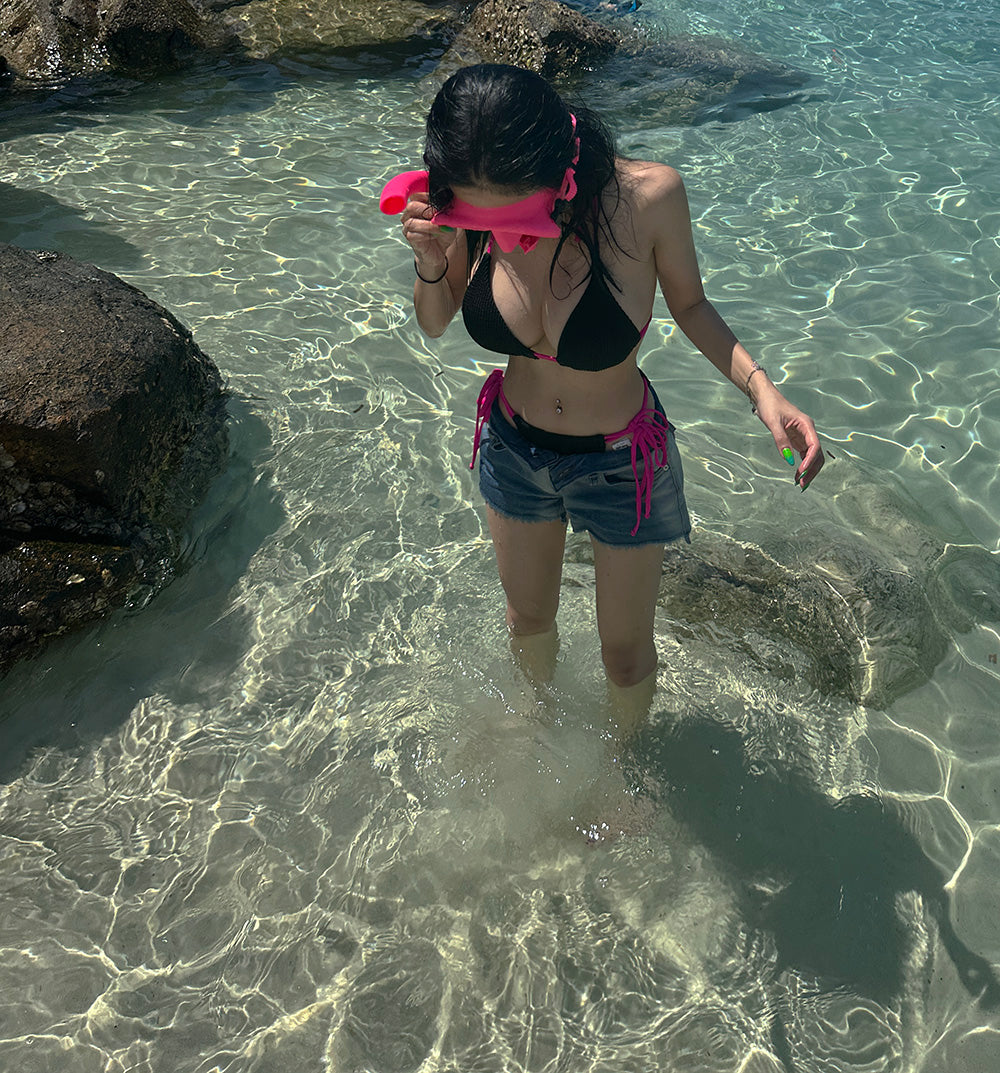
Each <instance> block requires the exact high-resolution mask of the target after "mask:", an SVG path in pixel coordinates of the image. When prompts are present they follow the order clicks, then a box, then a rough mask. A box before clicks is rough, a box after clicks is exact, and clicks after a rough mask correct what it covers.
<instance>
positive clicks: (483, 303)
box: [462, 250, 652, 373]
mask: <svg viewBox="0 0 1000 1073" xmlns="http://www.w3.org/2000/svg"><path fill="white" fill-rule="evenodd" d="M462 319H463V320H464V321H465V327H466V328H467V330H468V332H469V335H471V336H472V338H473V339H474V340H475V341H476V342H477V343H478V344H479V345H480V346H481V347H483V348H485V349H486V350H492V351H494V352H496V353H498V354H523V355H524V356H525V357H528V358H544V359H546V360H547V361H555V362H558V363H559V364H560V365H565V366H566V367H567V368H569V369H579V370H581V371H583V372H591V373H598V372H602V371H603V370H604V369H611V368H613V367H614V366H615V365H620V364H621V363H622V362H623V361H624V360H625V359H626V358H627V357H628V356H629V354H631V353H632V351H633V350H635V348H636V346H638V344H639V343H640V342H641V340H642V337H643V336H644V335H645V334H646V329H647V328H648V327H649V321H648V320H647V321H646V323H645V325H644V326H643V329H642V331H639V329H638V328H636V326H635V325H634V324H633V323H632V320H631V318H630V317H629V315H628V314H627V313H626V312H625V310H624V309H622V307H621V306H620V305H619V304H618V302H617V301H616V300H615V297H614V295H613V294H612V293H611V291H610V290H609V289H608V285H607V283H605V282H604V280H603V279H601V280H598V279H597V277H596V276H595V275H593V274H591V276H590V279H589V280H588V282H587V289H586V291H584V293H583V295H582V297H581V298H580V300H579V301H578V302H577V304H576V306H575V307H574V308H573V312H572V313H570V315H569V320H567V321H566V327H565V328H563V330H562V333H561V334H560V336H559V341H558V347H557V349H558V351H559V353H558V354H540V353H538V351H537V350H531V349H530V348H529V347H527V346H525V345H524V343H522V342H521V341H520V339H518V338H517V336H516V335H514V333H513V332H512V331H511V330H510V328H509V327H508V326H507V322H506V321H505V320H504V319H503V317H502V316H501V315H500V310H499V309H497V304H496V301H495V300H494V298H493V279H492V273H491V271H490V253H489V250H486V252H484V253H483V256H482V258H481V259H480V261H479V265H478V266H477V268H476V271H475V272H474V273H473V275H472V279H471V280H469V286H468V287H467V288H466V290H465V297H464V298H463V299H462ZM651 319H652V318H650V320H651Z"/></svg>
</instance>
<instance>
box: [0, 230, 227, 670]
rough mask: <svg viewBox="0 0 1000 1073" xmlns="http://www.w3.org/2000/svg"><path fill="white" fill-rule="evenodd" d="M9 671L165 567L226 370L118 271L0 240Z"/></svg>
mask: <svg viewBox="0 0 1000 1073" xmlns="http://www.w3.org/2000/svg"><path fill="white" fill-rule="evenodd" d="M0 338H2V339H3V340H4V346H3V349H2V350H0V670H2V669H4V668H5V667H6V666H8V665H9V663H10V662H11V661H12V660H13V659H14V658H17V657H18V656H19V655H21V654H23V653H24V652H25V651H28V650H30V649H31V647H32V646H34V645H35V644H36V643H37V642H39V641H40V640H42V639H43V638H45V637H47V636H51V635H53V634H56V633H61V632H64V631H65V630H67V629H70V628H72V627H73V626H75V625H77V624H78V623H79V622H82V621H85V620H86V619H88V618H92V617H94V616H95V615H98V614H101V613H103V612H105V611H107V610H109V609H110V608H112V607H114V606H118V605H120V604H122V603H123V602H124V601H125V600H126V599H127V597H128V595H129V594H130V593H134V592H135V591H136V590H137V589H142V590H144V591H145V592H147V593H148V592H149V591H155V589H156V588H158V587H159V586H160V585H161V584H162V583H163V582H164V581H165V580H166V579H167V577H168V576H169V573H170V569H171V562H172V559H173V557H174V555H175V554H176V550H177V541H178V533H179V530H180V527H181V526H182V525H183V523H184V521H185V519H186V518H187V516H188V515H189V513H190V511H191V510H192V508H193V507H194V506H195V505H196V504H197V503H198V501H199V500H200V499H201V497H202V496H203V494H204V492H205V490H206V488H207V486H208V483H209V481H210V480H211V478H212V477H213V476H214V474H215V473H216V472H217V471H218V469H219V467H220V465H221V463H222V460H223V458H224V457H225V453H226V446H227V434H226V424H225V394H224V391H223V387H222V381H221V378H220V376H219V373H218V370H217V369H216V368H215V366H214V365H213V364H212V362H211V361H210V360H209V359H208V358H207V357H206V356H205V355H204V354H203V353H202V352H201V350H199V349H198V347H197V346H196V344H195V343H194V340H193V339H192V337H191V333H190V332H189V331H188V330H187V329H186V328H184V327H183V325H181V324H180V323H179V322H178V321H177V320H176V319H175V318H174V317H173V316H171V315H170V314H169V313H168V312H167V311H166V310H165V309H163V308H162V307H160V306H158V305H157V304H156V303H155V302H153V301H151V300H150V299H148V298H147V297H146V296H145V295H143V294H142V293H141V292H140V291H138V290H136V289H135V288H134V287H130V286H128V285H127V284H125V283H123V282H122V281H121V280H119V279H118V278H117V277H115V276H112V275H110V274H109V273H107V272H102V271H101V270H99V269H97V268H94V267H93V266H92V265H87V264H82V263H80V262H77V261H74V260H72V259H70V258H67V257H61V256H58V255H56V254H49V253H35V252H31V251H28V250H21V249H18V248H17V247H14V246H3V245H0Z"/></svg>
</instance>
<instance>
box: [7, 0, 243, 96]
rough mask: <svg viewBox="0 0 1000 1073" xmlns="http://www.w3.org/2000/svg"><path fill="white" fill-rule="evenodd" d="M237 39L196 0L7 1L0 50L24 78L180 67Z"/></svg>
mask: <svg viewBox="0 0 1000 1073" xmlns="http://www.w3.org/2000/svg"><path fill="white" fill-rule="evenodd" d="M234 40H235V38H234V33H233V30H232V27H231V26H229V25H228V24H227V23H226V22H225V21H224V20H222V19H220V18H218V17H217V16H216V15H214V14H213V13H211V12H208V11H207V10H205V9H204V8H202V7H201V5H200V4H198V3H196V2H194V0H9V2H7V0H5V3H4V4H3V5H0V42H2V43H0V55H2V56H3V59H4V60H5V61H6V63H7V64H9V67H10V69H11V71H12V72H13V73H14V74H15V75H16V76H17V79H18V81H19V82H21V83H22V84H26V85H31V84H33V83H34V84H41V85H46V84H58V83H59V82H60V81H65V80H66V79H69V78H72V77H73V76H75V75H81V74H89V73H92V72H95V71H104V70H111V71H115V72H117V73H122V74H136V73H155V72H156V71H160V70H164V69H170V68H176V67H181V66H183V65H184V63H186V62H188V60H189V59H190V58H191V57H192V56H194V55H196V54H198V53H203V52H205V51H211V50H217V49H220V48H223V47H225V46H226V45H227V44H229V43H232V42H233V41H234Z"/></svg>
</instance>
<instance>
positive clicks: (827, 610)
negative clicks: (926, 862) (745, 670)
mask: <svg viewBox="0 0 1000 1073" xmlns="http://www.w3.org/2000/svg"><path fill="white" fill-rule="evenodd" d="M835 500H836V507H837V510H838V512H839V514H840V516H841V519H842V520H841V521H840V522H836V521H832V520H831V521H828V522H827V523H826V524H824V526H823V527H822V529H820V528H819V527H815V528H813V527H804V528H802V529H797V530H795V531H794V532H792V533H789V532H785V531H782V530H779V529H775V528H772V527H770V526H769V525H768V524H767V523H766V522H764V521H760V522H756V523H754V525H753V528H752V532H753V536H754V539H753V540H752V541H750V540H739V539H736V538H734V537H733V536H724V535H722V534H719V533H712V532H709V531H706V530H700V531H699V532H698V533H697V535H696V538H695V539H694V541H693V543H692V544H691V545H690V546H688V545H684V546H680V547H678V546H677V545H673V546H669V547H668V548H667V549H666V551H665V553H664V561H663V576H662V579H661V582H660V592H659V597H658V601H657V602H658V603H659V605H660V606H661V607H662V608H663V609H664V610H665V611H666V613H667V614H668V615H669V616H670V618H671V620H672V625H671V630H672V632H673V634H674V635H675V636H676V637H677V639H678V640H679V641H681V642H682V643H694V644H697V645H702V646H704V651H705V653H706V655H708V654H710V653H712V652H714V651H724V652H726V653H729V654H730V655H732V654H737V655H739V656H741V657H743V658H745V659H747V660H748V661H750V662H751V663H752V664H756V665H757V666H759V667H760V668H761V670H763V671H764V672H765V673H767V674H770V675H772V676H773V677H775V678H778V679H781V680H783V681H786V682H798V683H801V685H803V686H804V687H805V688H806V689H810V690H811V689H815V690H818V691H819V692H820V693H824V694H826V695H829V696H840V697H846V698H848V699H849V700H851V701H854V702H855V703H858V704H864V705H868V706H871V707H877V708H885V707H887V706H888V705H889V704H891V703H892V701H893V700H895V699H896V698H898V697H900V696H902V695H904V694H905V693H908V692H909V691H910V690H912V689H915V688H917V687H918V686H920V685H923V684H924V683H925V682H927V681H928V680H929V679H930V677H931V675H932V674H933V673H934V669H935V668H936V667H937V665H938V664H939V663H940V662H941V660H942V659H944V658H945V656H946V655H947V653H948V650H949V647H950V645H951V643H952V638H953V636H954V635H955V634H956V633H963V632H966V631H968V630H970V629H971V628H972V627H973V626H974V625H975V624H976V623H978V622H985V623H991V624H993V623H998V622H1000V556H998V555H995V554H991V553H990V552H988V551H987V550H986V549H985V548H982V547H979V546H976V545H975V544H972V543H968V544H961V545H959V544H956V543H954V542H953V541H952V539H950V538H949V535H948V534H946V533H944V532H943V531H941V530H940V529H939V528H938V527H937V526H936V525H935V522H934V520H933V519H931V518H928V517H925V516H924V515H923V514H922V512H921V510H920V507H919V505H918V504H915V503H910V502H906V501H904V500H903V499H902V498H901V497H899V496H898V495H896V494H895V492H894V491H893V490H892V489H891V487H889V486H887V485H879V484H873V483H867V482H864V481H860V480H859V481H857V482H855V483H852V485H851V487H850V488H849V489H848V490H845V491H842V492H841V493H840V494H839V495H837V496H836V497H835ZM569 557H570V558H571V559H572V560H575V561H578V562H587V563H590V562H592V561H593V558H592V554H591V552H590V549H589V545H586V546H584V545H581V546H579V547H578V548H576V549H574V550H571V551H570V553H569Z"/></svg>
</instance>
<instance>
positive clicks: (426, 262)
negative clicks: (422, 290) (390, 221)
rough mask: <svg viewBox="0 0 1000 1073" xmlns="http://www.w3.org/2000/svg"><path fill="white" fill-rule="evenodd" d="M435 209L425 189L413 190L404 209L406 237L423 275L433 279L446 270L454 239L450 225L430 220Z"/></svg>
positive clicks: (404, 236)
mask: <svg viewBox="0 0 1000 1073" xmlns="http://www.w3.org/2000/svg"><path fill="white" fill-rule="evenodd" d="M433 215H434V210H433V209H432V208H431V206H430V201H429V199H428V196H427V194H426V193H413V194H411V195H410V200H409V201H408V202H407V205H406V208H405V209H403V217H402V227H403V238H405V239H406V241H407V242H408V243H409V244H410V247H411V248H412V250H413V259H414V260H415V261H416V263H417V269H418V270H419V272H420V274H421V275H422V276H426V277H427V278H429V279H434V278H436V277H437V276H440V275H441V273H442V272H444V271H445V269H446V267H447V264H448V257H447V251H448V247H449V246H451V244H452V242H454V240H455V234H454V232H453V231H452V230H451V229H450V228H444V227H440V226H438V225H437V224H435V223H432V222H431V217H432V216H433Z"/></svg>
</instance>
